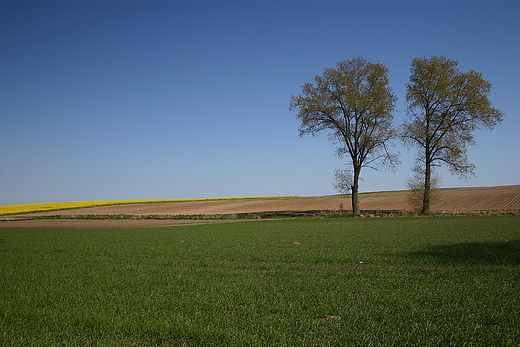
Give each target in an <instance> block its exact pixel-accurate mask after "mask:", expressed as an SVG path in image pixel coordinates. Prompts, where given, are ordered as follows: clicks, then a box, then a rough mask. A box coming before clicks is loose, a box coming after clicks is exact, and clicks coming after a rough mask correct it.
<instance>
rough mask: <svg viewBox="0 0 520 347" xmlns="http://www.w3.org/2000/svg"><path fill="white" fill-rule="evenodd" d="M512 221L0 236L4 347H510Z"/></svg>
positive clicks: (513, 318) (518, 235)
mask: <svg viewBox="0 0 520 347" xmlns="http://www.w3.org/2000/svg"><path fill="white" fill-rule="evenodd" d="M519 265H520V217H519V216H491V217H489V216H487V217H449V218H440V217H423V218H417V217H415V218H414V217H400V218H365V219H363V218H345V219H309V218H306V219H286V220H278V221H257V222H238V223H223V224H213V225H194V226H182V227H167V228H130V229H17V230H0V345H1V346H518V343H519V341H520V288H519V280H520V266H519Z"/></svg>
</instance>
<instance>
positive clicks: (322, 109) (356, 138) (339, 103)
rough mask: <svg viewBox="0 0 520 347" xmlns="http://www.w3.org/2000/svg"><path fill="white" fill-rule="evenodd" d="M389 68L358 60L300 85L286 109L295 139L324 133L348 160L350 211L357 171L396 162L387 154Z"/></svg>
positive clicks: (390, 114) (390, 117) (392, 102)
mask: <svg viewBox="0 0 520 347" xmlns="http://www.w3.org/2000/svg"><path fill="white" fill-rule="evenodd" d="M388 72H389V70H388V68H387V67H386V66H385V65H383V64H381V63H370V62H368V61H366V60H365V59H363V58H361V57H355V58H353V59H351V60H347V61H340V62H338V63H337V66H336V68H327V69H325V71H324V74H323V75H322V76H316V77H314V83H306V84H304V85H302V86H301V89H302V90H301V94H299V95H297V96H292V97H291V103H290V105H291V106H290V110H293V111H296V112H297V114H296V117H297V119H298V120H299V121H300V127H299V132H300V136H303V135H305V134H310V135H313V136H316V135H318V134H320V133H323V132H325V133H326V134H327V135H328V136H329V140H331V142H333V143H334V144H335V145H336V146H337V151H336V154H337V155H338V157H340V158H343V157H347V158H349V159H350V162H349V164H350V166H351V168H352V187H351V191H352V211H353V213H354V214H359V213H360V208H359V200H358V190H359V179H360V174H361V169H362V168H363V167H370V168H374V169H377V168H379V167H380V166H389V167H391V168H395V167H396V165H397V164H398V162H399V160H398V158H397V154H393V153H391V151H390V149H391V148H390V147H391V140H392V139H393V138H394V137H395V135H396V132H395V129H394V128H393V125H392V121H393V111H394V108H395V102H396V97H395V96H394V94H393V92H392V89H391V88H390V87H389V85H388Z"/></svg>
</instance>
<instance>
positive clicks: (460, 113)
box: [400, 56, 504, 213]
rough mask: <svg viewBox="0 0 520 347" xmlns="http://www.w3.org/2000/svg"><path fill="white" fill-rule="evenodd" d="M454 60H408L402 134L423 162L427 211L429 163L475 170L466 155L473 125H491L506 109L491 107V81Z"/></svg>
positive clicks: (425, 209) (455, 169)
mask: <svg viewBox="0 0 520 347" xmlns="http://www.w3.org/2000/svg"><path fill="white" fill-rule="evenodd" d="M457 66H458V62H457V61H455V60H451V59H447V58H445V57H442V56H433V57H431V58H429V59H428V58H416V59H414V60H413V61H412V65H411V76H410V82H409V83H408V84H407V86H406V88H407V89H406V101H407V119H406V120H405V121H404V123H403V125H402V127H401V129H400V135H401V138H402V139H403V141H404V142H405V144H406V145H408V146H409V147H410V146H413V147H418V148H419V153H418V155H417V161H418V162H419V163H420V165H421V166H422V168H423V169H422V171H421V172H422V174H423V185H424V189H423V197H422V198H423V199H422V200H423V201H422V213H429V212H430V202H431V201H430V200H431V191H430V190H431V177H432V167H434V166H440V165H441V164H445V165H446V166H447V168H448V170H450V171H451V173H452V174H458V175H459V176H460V177H462V178H468V177H469V176H470V175H474V170H475V165H473V164H471V163H470V162H469V161H468V158H467V154H466V153H467V146H468V145H474V144H475V140H474V138H473V132H474V131H475V130H476V129H480V128H487V129H489V130H492V129H493V128H494V127H495V125H497V124H498V123H500V122H502V119H503V117H504V114H503V113H502V112H500V111H499V110H497V109H495V108H493V107H491V102H490V101H489V99H488V95H489V93H490V91H491V83H489V82H488V81H486V80H484V79H483V78H482V74H481V73H479V72H476V71H473V70H470V71H468V72H460V71H459V70H458V68H457Z"/></svg>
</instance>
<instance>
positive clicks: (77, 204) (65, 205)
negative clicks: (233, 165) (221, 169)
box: [0, 196, 297, 215]
mask: <svg viewBox="0 0 520 347" xmlns="http://www.w3.org/2000/svg"><path fill="white" fill-rule="evenodd" d="M295 197H297V196H262V197H242V198H205V199H167V200H110V201H74V202H48V203H40V204H20V205H3V206H0V215H7V214H19V213H30V212H44V211H54V210H66V209H71V208H81V207H94V206H107V205H122V204H141V203H153V202H184V201H216V200H242V199H282V198H295Z"/></svg>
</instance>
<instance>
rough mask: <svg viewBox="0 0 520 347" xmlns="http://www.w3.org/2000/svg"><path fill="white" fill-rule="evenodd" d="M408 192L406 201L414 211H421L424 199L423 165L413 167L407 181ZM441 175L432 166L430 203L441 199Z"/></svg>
mask: <svg viewBox="0 0 520 347" xmlns="http://www.w3.org/2000/svg"><path fill="white" fill-rule="evenodd" d="M405 185H406V188H408V193H407V195H406V202H408V205H409V206H410V209H411V210H412V212H414V213H421V212H422V207H423V199H424V168H423V167H422V166H421V165H415V166H414V167H413V168H412V174H411V175H410V176H408V177H407V178H406V181H405ZM440 186H441V176H440V174H439V173H438V172H437V171H436V170H434V169H433V168H432V170H431V175H430V203H434V202H435V201H437V200H439V198H440V195H441V192H440V189H439V188H440Z"/></svg>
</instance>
